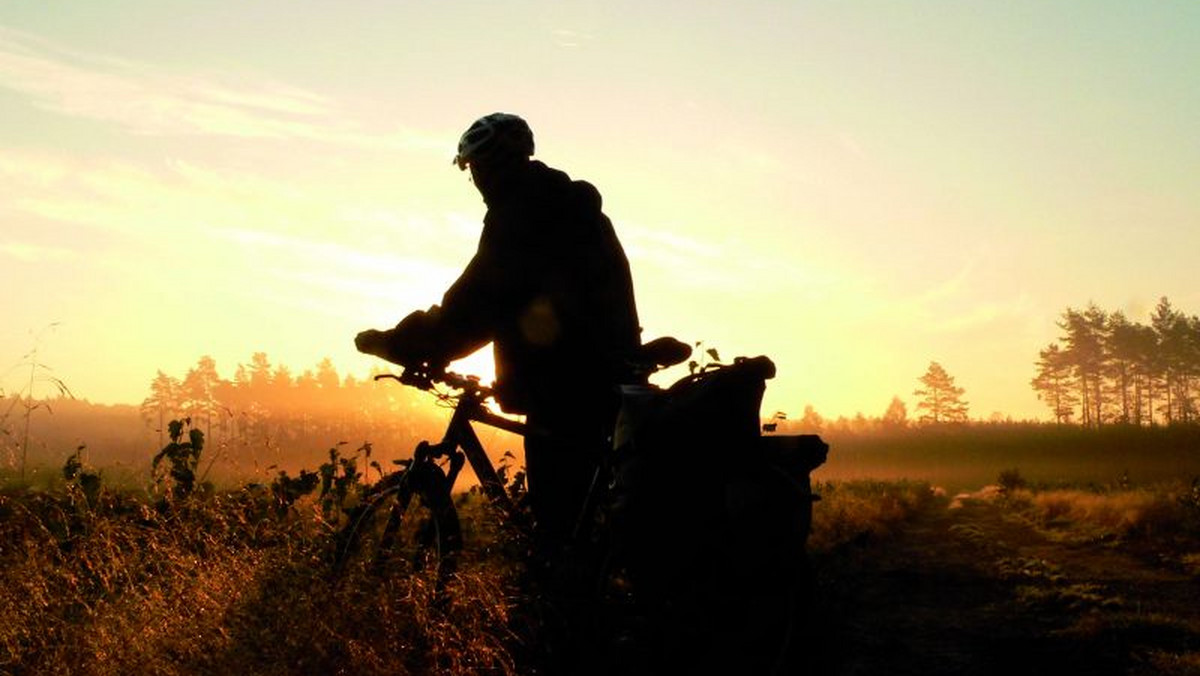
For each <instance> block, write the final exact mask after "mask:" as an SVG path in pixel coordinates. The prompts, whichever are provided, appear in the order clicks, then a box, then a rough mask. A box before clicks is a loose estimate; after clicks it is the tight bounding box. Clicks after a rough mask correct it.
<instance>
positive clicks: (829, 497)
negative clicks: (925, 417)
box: [808, 479, 945, 555]
mask: <svg viewBox="0 0 1200 676" xmlns="http://www.w3.org/2000/svg"><path fill="white" fill-rule="evenodd" d="M813 490H814V492H816V493H817V494H818V495H820V496H821V499H820V501H819V502H817V503H816V504H815V505H814V506H813V524H812V534H811V535H810V536H809V540H808V545H809V551H810V552H813V553H814V554H817V555H820V554H823V553H828V552H830V551H833V550H835V549H837V548H839V547H842V546H845V545H848V544H852V543H857V542H861V541H863V540H866V539H877V538H882V537H886V536H888V535H892V534H895V533H896V532H898V531H899V530H900V529H902V528H903V527H904V525H905V524H906V523H908V522H909V521H910V520H911V519H913V518H914V517H915V516H917V515H918V514H920V513H921V512H922V511H924V510H927V509H931V508H933V507H935V506H938V505H944V504H945V494H944V492H943V491H941V490H939V489H937V488H934V487H933V486H930V485H929V484H928V483H925V482H920V481H878V480H873V479H860V480H853V481H826V482H821V483H818V484H816V485H815V486H814V489H813Z"/></svg>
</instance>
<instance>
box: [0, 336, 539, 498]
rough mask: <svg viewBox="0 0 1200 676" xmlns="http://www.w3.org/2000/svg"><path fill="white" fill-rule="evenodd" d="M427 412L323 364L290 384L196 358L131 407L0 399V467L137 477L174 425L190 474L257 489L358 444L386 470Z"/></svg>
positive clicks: (429, 422) (424, 430)
mask: <svg viewBox="0 0 1200 676" xmlns="http://www.w3.org/2000/svg"><path fill="white" fill-rule="evenodd" d="M371 375H374V374H371ZM435 404H436V400H435V399H434V398H433V397H431V396H429V395H428V394H425V393H422V392H418V391H416V390H413V389H411V388H408V387H403V386H401V385H399V384H396V383H390V382H380V383H377V382H375V381H374V380H373V378H372V377H370V375H369V376H368V377H365V378H362V377H355V376H352V375H347V376H344V377H343V376H341V375H340V374H338V372H337V371H336V370H335V368H334V366H333V363H332V362H331V361H330V360H329V359H325V360H322V361H321V362H320V363H319V364H317V365H316V367H314V368H312V369H308V370H305V371H303V372H301V373H300V374H299V375H294V374H293V372H292V370H291V369H290V368H289V367H287V366H283V365H273V364H272V363H271V361H270V359H269V357H268V356H267V354H266V353H264V352H256V353H254V354H253V356H252V357H251V359H250V362H249V363H248V364H238V365H237V367H236V369H235V370H234V372H233V374H232V378H227V377H224V376H222V374H221V373H220V372H219V371H218V368H217V364H216V362H215V360H214V359H213V358H212V357H209V356H205V357H201V358H200V359H199V360H198V361H197V363H196V365H195V366H193V367H192V368H190V369H189V370H188V371H187V373H186V374H184V375H183V376H182V377H176V376H172V375H169V374H166V373H163V372H162V371H159V372H158V374H157V376H156V377H155V378H154V379H153V381H152V382H150V383H149V396H147V397H146V398H145V399H144V400H143V401H142V402H141V404H140V405H139V406H128V405H116V406H107V405H99V404H91V403H89V402H86V401H78V400H74V399H71V398H70V397H67V396H60V397H58V398H54V399H49V400H45V401H42V402H34V403H33V404H32V406H33V410H28V408H27V407H29V406H30V405H31V404H30V403H28V402H26V401H25V400H22V399H20V398H18V397H8V398H0V405H2V406H3V408H0V452H2V453H3V457H2V458H0V466H7V467H8V468H10V470H18V469H19V468H20V465H21V464H22V461H23V459H24V458H25V456H26V455H28V463H29V465H30V466H31V467H36V466H41V467H42V468H46V467H48V466H49V467H57V466H59V465H61V463H62V460H63V459H64V458H65V457H66V456H67V455H69V454H70V453H72V452H74V451H75V449H76V448H77V447H78V446H80V445H83V446H86V451H85V457H86V458H87V459H88V460H89V461H90V462H91V463H93V464H95V465H96V466H103V467H114V466H115V467H116V468H124V471H125V473H126V474H129V475H130V476H131V477H132V476H137V475H141V474H144V473H145V472H147V471H148V470H149V465H150V459H151V458H152V457H153V455H154V454H155V452H156V451H157V450H158V449H160V448H162V447H163V445H165V444H166V443H167V442H168V441H169V439H168V438H167V424H168V423H169V422H170V421H172V420H183V419H187V420H189V421H190V424H191V426H192V427H194V428H195V429H199V430H201V431H202V432H204V435H205V440H206V443H205V458H204V459H203V460H202V462H201V465H202V466H207V465H208V464H209V463H210V462H211V463H214V467H213V468H212V478H217V479H220V478H231V479H239V480H240V479H244V478H246V477H249V476H261V477H264V478H266V477H269V476H271V475H273V473H275V472H277V471H278V470H281V469H285V470H288V471H295V470H297V469H300V468H308V469H313V468H315V467H316V466H317V465H318V464H320V463H321V462H323V461H325V460H327V459H328V452H329V450H330V449H331V448H334V447H338V448H339V453H340V454H341V455H342V456H350V455H354V454H355V453H359V454H362V453H363V451H362V450H361V447H362V446H363V445H364V444H366V443H368V442H369V443H370V445H371V448H372V452H373V456H372V459H373V460H378V461H379V462H381V463H383V464H385V465H386V464H387V461H388V460H389V459H394V458H405V457H408V456H409V455H411V452H412V449H413V447H414V446H415V445H416V443H417V442H418V441H419V440H420V439H423V438H426V437H430V436H434V437H436V436H439V435H440V434H441V432H442V429H443V427H444V424H445V420H444V418H443V417H442V416H439V414H438V409H437V408H436V407H435ZM26 421H28V422H29V423H30V425H29V430H30V431H29V434H28V438H26V434H25V423H26ZM486 434H487V431H486V430H481V435H482V436H485V439H484V440H485V442H486V441H488V439H489V438H491V437H487V436H486ZM496 434H497V436H498V435H500V434H501V433H499V432H497V433H496ZM517 446H519V444H518V445H516V446H514V445H513V444H507V445H499V446H498V450H499V451H500V452H503V451H504V450H509V449H513V450H515V448H516V447H517ZM118 471H119V470H118Z"/></svg>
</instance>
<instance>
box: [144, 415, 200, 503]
mask: <svg viewBox="0 0 1200 676" xmlns="http://www.w3.org/2000/svg"><path fill="white" fill-rule="evenodd" d="M191 424H192V419H191V418H184V419H183V420H172V421H171V422H170V423H169V424H168V425H167V431H168V434H169V436H170V439H171V441H170V442H169V443H168V444H167V445H166V446H164V447H163V449H162V450H161V451H159V452H158V454H157V455H155V456H154V461H153V462H152V463H151V465H150V467H151V472H152V474H153V476H154V481H155V483H156V484H158V485H160V486H162V485H164V484H168V483H169V484H170V487H171V496H172V497H173V498H174V499H176V500H181V499H184V498H186V497H187V496H189V495H191V494H192V491H194V490H195V488H196V468H197V467H198V466H199V464H200V452H201V451H203V450H204V432H202V431H200V430H198V429H195V428H193V427H191ZM184 426H187V427H189V429H188V430H187V441H184V440H183V439H184V435H183V432H184ZM164 460H165V461H166V462H167V463H168V465H169V467H168V468H167V470H166V473H165V474H164V473H162V471H161V470H160V469H159V467H160V466H161V465H162V463H163V461H164Z"/></svg>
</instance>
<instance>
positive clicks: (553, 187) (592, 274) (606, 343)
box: [432, 161, 640, 413]
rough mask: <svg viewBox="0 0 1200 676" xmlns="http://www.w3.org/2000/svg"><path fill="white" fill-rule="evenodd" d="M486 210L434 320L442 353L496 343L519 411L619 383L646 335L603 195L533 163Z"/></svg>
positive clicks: (504, 398) (500, 389)
mask: <svg viewBox="0 0 1200 676" xmlns="http://www.w3.org/2000/svg"><path fill="white" fill-rule="evenodd" d="M487 206H488V211H487V214H486V216H485V217H484V221H483V223H484V225H483V233H482V235H481V236H480V240H479V248H478V250H477V251H476V253H475V256H474V258H472V259H471V262H470V263H469V264H468V265H467V267H466V269H465V270H464V271H463V273H462V275H461V276H460V277H459V278H458V280H457V281H455V282H454V284H453V285H452V286H451V287H450V289H449V290H448V291H446V294H445V296H444V297H443V299H442V304H441V307H440V309H435V310H434V311H433V313H432V314H433V317H432V319H434V320H435V324H436V327H437V331H436V333H437V334H438V335H439V336H440V337H441V339H442V340H443V341H444V342H443V346H444V349H445V351H446V352H445V357H447V358H448V359H451V360H452V359H457V358H460V357H463V356H466V355H467V354H470V353H472V352H474V351H475V350H477V349H479V348H480V347H482V346H483V345H485V344H487V343H488V342H489V341H494V350H495V361H496V390H497V398H498V399H499V401H500V405H501V407H502V408H504V410H506V411H509V412H516V413H529V412H531V411H537V410H544V409H546V408H547V407H554V406H556V405H561V402H563V401H564V400H569V399H570V398H571V391H572V390H575V391H576V392H579V393H581V394H593V393H595V392H597V390H598V389H603V388H610V387H611V386H612V385H614V384H616V383H619V382H622V380H623V379H624V378H626V377H627V375H628V374H627V369H628V360H629V358H630V357H631V356H632V354H633V351H634V350H635V349H636V348H637V346H638V345H639V342H640V338H639V331H640V328H639V326H638V317H637V308H636V305H635V303H634V297H633V282H632V280H631V277H630V272H629V262H628V260H627V259H626V257H625V252H624V250H623V249H622V247H621V244H620V242H619V241H618V240H617V236H616V233H615V232H614V231H613V227H612V223H611V222H610V221H609V219H608V217H607V216H605V215H604V213H603V212H602V210H601V198H600V193H599V192H598V191H597V190H596V188H595V187H593V186H592V185H591V184H590V183H587V182H585V181H572V180H571V179H570V177H569V176H567V174H565V173H563V172H561V171H558V170H556V169H552V168H550V167H547V166H546V165H545V164H543V163H541V162H537V161H533V162H531V163H530V165H529V167H528V170H527V171H524V172H521V173H520V174H519V175H518V177H517V178H516V179H514V180H513V181H512V183H511V184H510V185H508V186H506V187H505V189H504V190H502V191H499V194H497V195H492V196H489V198H488V199H487Z"/></svg>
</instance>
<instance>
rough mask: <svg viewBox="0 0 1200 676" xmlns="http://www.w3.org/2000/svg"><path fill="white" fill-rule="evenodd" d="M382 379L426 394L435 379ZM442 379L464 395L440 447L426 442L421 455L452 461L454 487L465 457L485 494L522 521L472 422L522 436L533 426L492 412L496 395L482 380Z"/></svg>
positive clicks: (449, 477)
mask: <svg viewBox="0 0 1200 676" xmlns="http://www.w3.org/2000/svg"><path fill="white" fill-rule="evenodd" d="M382 378H391V379H394V380H398V381H400V382H401V383H403V384H405V385H410V386H413V387H417V388H419V389H423V390H426V391H429V390H432V389H433V380H432V379H430V378H428V377H427V376H421V375H419V374H418V375H409V374H405V375H403V376H396V375H392V374H384V375H379V376H376V377H375V379H376V380H379V379H382ZM439 379H440V380H441V381H442V382H445V383H446V384H447V385H450V386H451V387H455V388H456V389H461V390H462V393H461V394H459V395H457V397H456V402H455V405H454V413H453V414H452V415H451V416H450V422H449V424H447V426H446V432H445V434H444V435H443V436H442V440H441V441H440V442H438V443H437V444H428V443H426V442H422V443H421V444H420V445H419V446H418V447H417V453H418V454H420V453H429V454H430V456H431V457H433V458H438V457H447V458H449V459H450V471H449V472H448V473H447V476H446V478H447V480H448V482H449V483H448V485H449V486H451V487H453V486H454V483H455V481H456V480H457V478H458V473H459V471H460V470H461V469H462V465H463V458H464V457H465V459H466V462H467V463H469V464H470V465H471V470H472V471H474V472H475V477H476V478H477V479H479V485H480V487H481V488H482V489H483V492H484V495H486V496H487V497H488V499H489V500H491V501H492V503H493V504H495V505H497V506H498V507H500V509H501V510H503V511H504V513H505V515H506V516H508V517H510V518H512V519H519V518H520V514H519V512H518V511H517V509H516V507H515V505H513V502H512V499H511V498H510V497H509V495H508V492H507V490H506V489H505V486H504V482H503V481H502V480H501V479H500V475H499V473H497V471H496V468H495V466H494V465H493V464H492V461H491V458H489V457H488V454H487V451H486V450H485V449H484V447H483V442H481V441H480V440H479V435H478V434H476V432H475V428H474V427H473V426H472V423H475V422H478V423H482V424H484V425H488V426H489V427H495V428H497V429H500V430H504V431H506V432H511V433H512V434H516V435H518V436H522V437H523V436H526V435H527V434H530V433H531V430H530V429H529V426H528V425H527V424H526V423H524V422H522V421H520V420H514V419H512V418H507V417H505V416H502V415H499V414H497V413H494V412H493V411H492V410H491V409H489V408H488V407H487V404H486V401H487V399H489V398H490V397H491V396H492V392H491V390H489V389H487V388H485V387H483V386H481V385H480V384H479V381H478V380H475V379H473V378H468V377H463V376H458V375H456V374H452V373H446V374H442V375H441V377H440V378H439ZM460 451H461V455H460Z"/></svg>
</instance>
